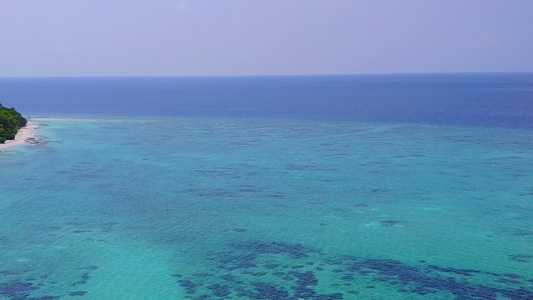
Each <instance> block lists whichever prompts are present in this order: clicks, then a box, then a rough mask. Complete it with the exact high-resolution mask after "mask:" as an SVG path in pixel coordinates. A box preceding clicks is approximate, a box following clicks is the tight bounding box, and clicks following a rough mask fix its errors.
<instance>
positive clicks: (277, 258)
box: [175, 241, 533, 300]
mask: <svg viewBox="0 0 533 300" xmlns="http://www.w3.org/2000/svg"><path fill="white" fill-rule="evenodd" d="M229 249H230V250H227V251H223V252H219V253H214V254H213V255H212V257H210V258H209V260H211V261H212V262H214V263H215V265H216V268H215V271H214V272H212V273H208V274H206V273H201V274H193V275H192V276H181V275H175V276H176V277H178V278H179V281H178V283H179V284H180V285H181V286H182V288H183V289H184V291H185V292H186V294H187V295H188V296H187V297H188V299H281V300H296V299H312V300H336V299H353V297H355V296H354V295H361V294H364V292H366V293H368V291H373V290H376V291H377V289H378V287H379V288H381V289H383V288H385V289H388V290H392V291H395V292H397V293H404V294H413V295H422V296H425V297H428V298H431V297H436V295H437V294H438V295H439V296H443V295H444V296H446V297H450V298H456V299H488V300H490V299H494V300H496V299H533V281H532V280H530V279H529V280H528V279H526V278H522V277H521V276H519V275H517V274H511V273H510V274H497V273H491V272H484V271H482V270H476V269H459V268H453V267H448V266H438V265H434V264H429V265H428V264H426V263H425V262H424V261H421V262H420V264H417V265H408V264H406V263H404V262H401V261H398V260H389V259H363V258H358V257H353V256H340V257H339V256H336V257H328V256H327V255H325V254H324V253H323V252H321V251H318V250H315V249H309V248H306V247H304V246H302V245H298V244H288V243H282V242H267V241H251V242H241V243H235V244H232V245H230V247H229ZM321 278H327V281H328V282H327V283H325V282H321ZM481 283H482V284H481ZM355 287H357V288H355Z"/></svg>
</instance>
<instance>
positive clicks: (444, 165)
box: [0, 117, 533, 300]
mask: <svg viewBox="0 0 533 300" xmlns="http://www.w3.org/2000/svg"><path fill="white" fill-rule="evenodd" d="M35 121H36V122H37V123H40V124H41V125H42V128H41V129H40V131H39V134H40V135H41V136H43V138H44V140H45V143H43V144H40V145H26V146H21V147H17V148H11V149H9V150H6V151H4V152H2V153H1V154H0V162H1V164H2V168H1V169H0V178H1V181H0V189H1V190H2V197H1V200H0V228H2V231H1V232H0V241H1V244H0V257H2V260H1V261H2V264H1V265H0V295H2V297H4V298H5V299H34V300H35V299H41V300H44V299H230V298H231V299H477V298H481V299H496V298H497V297H500V298H501V297H505V298H510V299H530V298H533V281H532V280H533V223H532V222H531V220H532V218H533V150H532V149H533V132H532V131H531V130H530V129H519V128H496V127H493V128H486V127H473V126H452V125H444V124H442V125H422V124H412V123H375V122H374V123H360V122H351V121H346V122H338V121H317V120H315V121H311V120H290V119H285V120H282V119H261V118H256V119H243V118H240V119H239V118H213V117H210V118H185V117H183V118H178V117H176V118H172V117H169V118H125V117H122V118H92V119H91V118H86V119H81V118H70V119H58V118H55V119H53V118H40V119H35Z"/></svg>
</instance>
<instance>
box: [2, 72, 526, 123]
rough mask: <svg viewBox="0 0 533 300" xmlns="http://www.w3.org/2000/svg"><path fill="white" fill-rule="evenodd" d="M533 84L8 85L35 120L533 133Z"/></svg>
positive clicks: (366, 79) (108, 81)
mask: <svg viewBox="0 0 533 300" xmlns="http://www.w3.org/2000/svg"><path fill="white" fill-rule="evenodd" d="M532 93H533V74H427V75H359V76H355V75H353V76H289V77H284V76H279V77H197V78H194V77H184V78H179V77H159V78H158V77H155V78H154V77H152V78H136V77H133V78H33V79H31V78H12V79H7V78H5V79H0V101H4V102H5V104H6V105H13V106H16V107H17V108H18V109H19V110H21V111H23V112H24V113H25V114H26V115H31V116H128V117H130V116H148V117H152V116H180V117H237V118H283V119H315V120H332V121H359V122H367V121H368V122H407V123H428V124H451V125H473V126H502V127H524V128H532V127H533V115H532V112H533V96H532Z"/></svg>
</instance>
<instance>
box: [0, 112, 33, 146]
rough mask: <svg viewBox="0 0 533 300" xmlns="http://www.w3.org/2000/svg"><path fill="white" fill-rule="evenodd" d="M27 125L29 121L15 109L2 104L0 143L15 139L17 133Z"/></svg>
mask: <svg viewBox="0 0 533 300" xmlns="http://www.w3.org/2000/svg"><path fill="white" fill-rule="evenodd" d="M27 123H28V121H27V120H26V119H25V118H24V117H22V115H21V114H20V113H19V112H18V111H16V110H15V109H14V108H7V107H5V106H3V105H2V104H0V143H2V144H3V143H5V141H6V140H13V139H15V136H16V135H17V132H18V131H19V130H20V129H21V128H22V127H24V126H26V124H27Z"/></svg>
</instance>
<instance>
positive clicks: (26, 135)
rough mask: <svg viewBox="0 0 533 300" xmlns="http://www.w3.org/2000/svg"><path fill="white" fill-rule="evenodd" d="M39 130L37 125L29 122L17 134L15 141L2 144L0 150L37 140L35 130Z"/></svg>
mask: <svg viewBox="0 0 533 300" xmlns="http://www.w3.org/2000/svg"><path fill="white" fill-rule="evenodd" d="M37 128H39V126H38V125H37V124H34V123H32V122H29V121H28V123H27V124H26V126H24V127H23V128H21V129H20V130H19V131H18V132H17V135H16V136H15V139H14V140H7V141H6V142H5V143H4V144H0V150H3V149H6V148H9V147H13V146H18V145H22V144H25V143H27V140H28V139H30V138H35V129H37Z"/></svg>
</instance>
